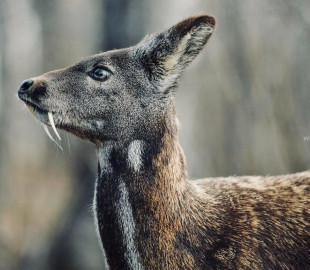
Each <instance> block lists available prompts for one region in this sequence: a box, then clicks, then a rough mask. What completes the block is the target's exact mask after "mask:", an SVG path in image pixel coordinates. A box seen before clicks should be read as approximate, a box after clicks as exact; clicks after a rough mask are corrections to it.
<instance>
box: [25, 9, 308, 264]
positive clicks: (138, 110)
mask: <svg viewBox="0 0 310 270" xmlns="http://www.w3.org/2000/svg"><path fill="white" fill-rule="evenodd" d="M214 27H215V20H214V18H212V17H210V16H207V15H199V16H194V17H190V18H188V19H186V20H183V21H181V22H180V23H178V24H176V25H174V26H173V27H171V28H169V29H167V30H164V31H162V32H159V33H155V34H153V35H150V36H147V37H146V38H145V39H144V40H142V41H141V42H140V43H139V44H137V45H136V46H133V47H130V48H126V49H121V50H114V51H109V52H105V53H101V54H98V55H94V56H91V57H89V58H87V59H85V60H83V61H81V62H80V63H78V64H76V65H73V66H71V67H68V68H65V69H61V70H56V71H52V72H48V73H46V74H43V75H42V76H39V77H36V78H32V81H33V85H31V83H29V81H28V82H27V83H26V82H25V83H24V84H23V86H22V87H21V89H20V91H19V97H20V98H21V99H22V100H23V101H24V102H25V103H26V104H27V106H28V107H29V109H30V110H31V111H32V112H33V113H34V115H35V116H36V117H37V118H38V119H39V120H40V121H41V122H43V123H44V124H47V125H51V126H52V124H53V123H51V121H52V122H55V125H56V127H57V128H61V129H64V130H67V131H69V132H72V133H74V134H75V135H77V136H79V137H81V138H83V139H87V140H89V141H91V142H93V143H94V144H95V145H96V146H97V152H98V179H97V181H96V190H95V198H94V212H95V213H94V214H95V223H96V226H97V228H98V234H99V236H100V241H101V243H102V246H103V250H104V252H105V254H106V257H107V263H108V267H110V269H310V210H309V205H310V196H309V195H310V172H309V171H306V172H302V173H297V174H292V175H283V176H268V177H260V176H243V177H227V178H208V179H202V180H196V181H191V180H189V178H188V176H187V171H186V163H185V157H184V154H183V151H182V148H181V146H180V144H179V141H178V121H177V118H176V112H175V104H174V90H175V88H176V85H177V81H178V78H179V77H180V75H181V74H182V72H183V71H184V69H185V68H186V67H187V66H188V64H189V63H190V62H191V61H192V60H193V59H194V58H195V57H196V56H197V55H198V53H199V52H200V51H201V50H202V48H203V47H204V45H205V44H206V43H207V41H208V39H209V38H210V36H211V34H212V32H213V30H214ZM98 74H99V75H98ZM100 74H101V75H102V74H104V76H103V77H102V76H101V75H100ZM97 75H98V76H99V77H97ZM30 85H31V86H30ZM48 112H51V113H52V118H51V114H50V117H49V116H48Z"/></svg>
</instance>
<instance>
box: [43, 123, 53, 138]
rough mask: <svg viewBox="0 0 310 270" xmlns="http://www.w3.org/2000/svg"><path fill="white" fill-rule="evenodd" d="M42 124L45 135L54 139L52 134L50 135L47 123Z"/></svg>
mask: <svg viewBox="0 0 310 270" xmlns="http://www.w3.org/2000/svg"><path fill="white" fill-rule="evenodd" d="M42 126H43V129H44V131H45V133H46V134H47V136H48V137H49V138H50V139H51V140H52V141H55V139H54V138H53V136H52V135H51V133H50V132H49V130H48V127H47V125H45V124H43V123H42Z"/></svg>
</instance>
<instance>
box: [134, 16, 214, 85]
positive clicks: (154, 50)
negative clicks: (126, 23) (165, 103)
mask: <svg viewBox="0 0 310 270" xmlns="http://www.w3.org/2000/svg"><path fill="white" fill-rule="evenodd" d="M214 28H215V19H214V18H213V17H211V16H207V15H200V16H194V17H190V18H187V19H185V20H183V21H181V22H179V23H178V24H176V25H174V26H172V27H171V28H169V29H168V30H165V31H163V32H160V33H156V34H153V35H151V36H147V37H146V38H145V39H144V40H142V41H141V42H140V43H139V44H138V45H137V46H136V49H135V52H136V55H137V56H138V57H139V58H140V59H141V62H142V64H143V65H144V67H145V69H146V70H147V72H148V74H149V75H150V77H151V79H153V80H157V81H158V82H159V85H160V87H161V88H162V89H161V90H166V89H170V88H172V87H174V86H175V84H176V82H177V78H178V77H179V76H180V75H181V73H182V71H183V70H184V69H185V68H186V67H187V66H188V64H189V63H190V62H192V61H193V59H194V58H195V57H196V56H197V55H198V54H199V52H200V51H201V50H202V48H203V47H204V45H205V44H206V43H207V41H208V39H209V38H210V36H211V35H212V32H213V31H214Z"/></svg>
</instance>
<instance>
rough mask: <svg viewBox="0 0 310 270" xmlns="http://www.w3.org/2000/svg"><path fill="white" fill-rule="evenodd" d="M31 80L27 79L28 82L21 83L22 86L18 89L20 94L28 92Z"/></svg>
mask: <svg viewBox="0 0 310 270" xmlns="http://www.w3.org/2000/svg"><path fill="white" fill-rule="evenodd" d="M33 83H34V82H33V80H31V79H28V80H25V81H23V83H22V85H21V86H20V88H19V91H18V92H20V93H26V92H27V91H29V90H30V89H31V87H32V85H33Z"/></svg>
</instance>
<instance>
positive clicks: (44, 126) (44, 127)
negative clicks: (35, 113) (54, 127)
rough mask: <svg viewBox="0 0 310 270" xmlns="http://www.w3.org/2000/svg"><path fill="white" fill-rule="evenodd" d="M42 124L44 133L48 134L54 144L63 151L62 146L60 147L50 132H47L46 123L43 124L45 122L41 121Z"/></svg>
mask: <svg viewBox="0 0 310 270" xmlns="http://www.w3.org/2000/svg"><path fill="white" fill-rule="evenodd" d="M42 126H43V129H44V131H45V133H46V134H47V136H48V137H49V138H50V139H51V140H52V141H53V142H54V143H56V145H57V146H58V147H59V148H60V149H61V151H63V148H62V147H61V145H60V144H59V143H58V142H57V141H56V140H55V139H54V138H53V136H52V135H51V133H50V132H49V130H48V127H47V125H45V124H43V123H42Z"/></svg>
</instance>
